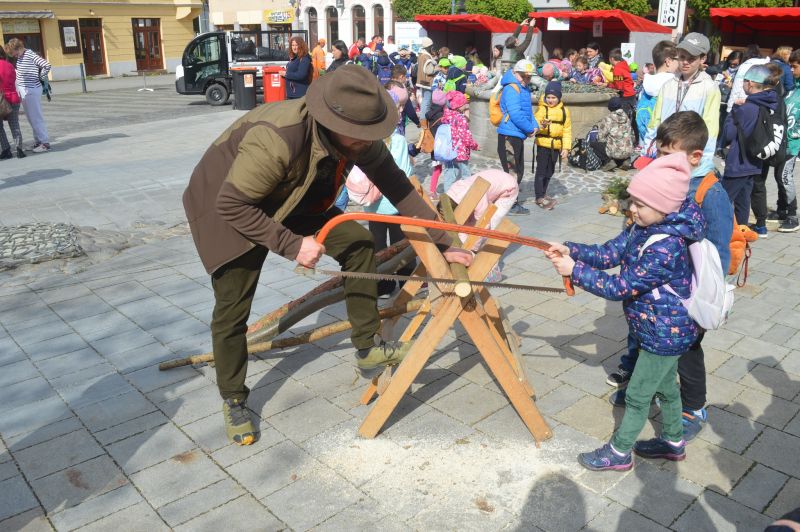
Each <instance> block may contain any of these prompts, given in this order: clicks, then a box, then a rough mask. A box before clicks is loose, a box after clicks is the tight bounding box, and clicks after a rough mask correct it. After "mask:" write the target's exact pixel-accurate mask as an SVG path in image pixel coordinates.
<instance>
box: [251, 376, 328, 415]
mask: <svg viewBox="0 0 800 532" xmlns="http://www.w3.org/2000/svg"><path fill="white" fill-rule="evenodd" d="M312 397H314V394H313V393H312V392H311V390H309V389H308V388H306V387H305V386H303V385H302V384H299V383H298V382H297V381H295V380H294V379H291V378H287V379H283V380H280V381H276V382H273V383H271V384H268V385H266V386H262V387H260V388H257V389H255V390H253V391H252V392H251V393H250V395H249V397H248V398H247V406H248V407H249V408H250V409H251V410H253V411H254V412H256V414H258V415H259V416H260V417H261V418H262V419H269V418H270V417H271V416H273V415H275V414H278V413H280V412H283V411H284V410H288V409H289V408H291V407H293V406H297V405H299V404H300V403H304V402H305V401H308V400H309V399H311V398H312Z"/></svg>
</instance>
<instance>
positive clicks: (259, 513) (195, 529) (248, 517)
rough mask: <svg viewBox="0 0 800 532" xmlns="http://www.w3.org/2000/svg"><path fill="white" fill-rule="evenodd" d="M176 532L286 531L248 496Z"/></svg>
mask: <svg viewBox="0 0 800 532" xmlns="http://www.w3.org/2000/svg"><path fill="white" fill-rule="evenodd" d="M175 530H176V532H217V531H219V530H263V531H265V532H278V531H281V530H286V525H284V524H283V523H282V522H280V521H279V520H278V519H277V518H276V517H275V516H274V515H272V514H271V513H270V512H269V511H267V509H266V508H264V507H263V506H262V505H261V504H259V503H258V502H257V501H256V500H255V499H253V498H252V497H250V496H244V497H239V498H238V499H235V500H233V501H230V502H227V503H225V504H223V505H222V506H219V507H217V508H214V509H213V510H211V511H210V512H207V513H204V514H203V515H201V516H199V517H196V518H194V519H192V520H191V521H189V522H187V523H184V524H183V525H181V526H179V527H176V528H175Z"/></svg>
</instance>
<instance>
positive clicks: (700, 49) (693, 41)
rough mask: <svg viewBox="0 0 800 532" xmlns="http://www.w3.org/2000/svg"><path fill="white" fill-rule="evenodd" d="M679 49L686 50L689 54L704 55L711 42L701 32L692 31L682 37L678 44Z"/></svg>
mask: <svg viewBox="0 0 800 532" xmlns="http://www.w3.org/2000/svg"><path fill="white" fill-rule="evenodd" d="M678 48H680V49H681V50H686V51H687V52H689V54H691V55H693V56H695V57H697V56H699V55H705V54H707V53H708V50H710V49H711V44H710V43H709V42H708V37H706V36H705V35H703V34H702V33H696V32H692V33H690V34H688V35H687V36H686V37H684V38H683V40H682V41H681V43H680V44H679V45H678Z"/></svg>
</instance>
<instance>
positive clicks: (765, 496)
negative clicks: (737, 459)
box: [728, 464, 788, 512]
mask: <svg viewBox="0 0 800 532" xmlns="http://www.w3.org/2000/svg"><path fill="white" fill-rule="evenodd" d="M787 480H788V477H787V476H786V475H784V474H783V473H779V472H777V471H775V470H774V469H770V468H768V467H764V466H763V465H761V464H756V465H755V467H753V469H751V470H750V471H748V472H747V475H745V477H744V478H742V479H741V481H739V483H738V484H737V485H736V487H735V488H734V489H733V491H731V492H730V494H729V495H728V496H729V497H730V498H731V499H733V500H735V501H737V502H740V503H742V504H744V505H745V506H748V507H750V508H752V509H753V510H756V511H757V512H761V511H763V510H764V509H765V508H766V506H767V504H768V503H769V502H770V501H772V500H773V498H775V495H777V493H778V492H779V491H780V489H781V488H782V487H783V486H784V484H786V481H787Z"/></svg>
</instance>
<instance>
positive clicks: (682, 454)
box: [633, 438, 686, 462]
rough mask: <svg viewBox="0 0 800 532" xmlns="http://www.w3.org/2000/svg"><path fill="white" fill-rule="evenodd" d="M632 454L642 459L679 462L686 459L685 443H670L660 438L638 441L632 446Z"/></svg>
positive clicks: (682, 441)
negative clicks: (661, 459) (662, 459)
mask: <svg viewBox="0 0 800 532" xmlns="http://www.w3.org/2000/svg"><path fill="white" fill-rule="evenodd" d="M633 452H635V453H636V454H637V455H638V456H641V457H642V458H664V459H666V460H671V461H673V462H680V461H681V460H683V459H685V458H686V441H684V440H681V441H680V442H678V443H672V442H668V441H667V440H663V439H661V438H653V439H652V440H639V441H637V442H636V443H635V444H634V445H633Z"/></svg>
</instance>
